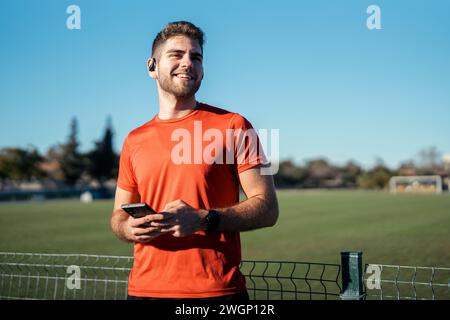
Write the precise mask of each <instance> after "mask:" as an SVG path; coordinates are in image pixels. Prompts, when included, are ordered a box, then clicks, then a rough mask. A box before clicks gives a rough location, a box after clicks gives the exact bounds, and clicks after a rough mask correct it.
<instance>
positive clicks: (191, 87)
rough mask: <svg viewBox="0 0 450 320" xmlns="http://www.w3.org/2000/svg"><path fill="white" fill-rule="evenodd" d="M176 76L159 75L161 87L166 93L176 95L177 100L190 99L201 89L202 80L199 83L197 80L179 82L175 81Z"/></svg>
mask: <svg viewBox="0 0 450 320" xmlns="http://www.w3.org/2000/svg"><path fill="white" fill-rule="evenodd" d="M175 78H176V76H172V75H170V76H168V77H166V76H161V75H159V85H160V87H161V89H163V90H164V91H166V92H168V93H170V94H172V95H174V96H175V97H177V98H183V99H185V98H190V97H193V96H194V95H195V93H196V92H197V91H198V89H199V88H200V85H201V83H202V79H200V80H199V81H197V80H196V79H193V80H190V81H179V79H175Z"/></svg>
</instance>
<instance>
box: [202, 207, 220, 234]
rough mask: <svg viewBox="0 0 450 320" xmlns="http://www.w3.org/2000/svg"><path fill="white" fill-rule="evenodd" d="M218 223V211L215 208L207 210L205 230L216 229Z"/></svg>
mask: <svg viewBox="0 0 450 320" xmlns="http://www.w3.org/2000/svg"><path fill="white" fill-rule="evenodd" d="M219 223H220V213H219V212H218V211H216V210H209V211H208V214H207V215H206V217H205V224H206V231H207V232H210V231H216V230H217V228H218V227H219Z"/></svg>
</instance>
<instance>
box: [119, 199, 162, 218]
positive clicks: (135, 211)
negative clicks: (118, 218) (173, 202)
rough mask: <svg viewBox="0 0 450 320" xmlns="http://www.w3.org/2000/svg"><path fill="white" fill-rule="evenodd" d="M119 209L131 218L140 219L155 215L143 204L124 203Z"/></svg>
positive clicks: (153, 211)
mask: <svg viewBox="0 0 450 320" xmlns="http://www.w3.org/2000/svg"><path fill="white" fill-rule="evenodd" d="M120 207H121V208H122V209H123V210H124V211H125V212H126V213H128V214H129V215H130V216H132V217H133V218H142V217H145V216H146V215H148V214H152V213H156V211H155V210H153V209H152V208H150V206H149V205H148V204H146V203H144V202H141V203H126V204H123V205H121V206H120Z"/></svg>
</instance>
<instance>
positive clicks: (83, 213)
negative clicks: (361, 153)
mask: <svg viewBox="0 0 450 320" xmlns="http://www.w3.org/2000/svg"><path fill="white" fill-rule="evenodd" d="M278 196H279V202H280V218H279V221H278V224H277V225H276V226H275V227H273V228H270V229H261V230H257V231H251V232H245V233H242V234H241V238H242V247H243V259H246V260H283V261H306V262H327V263H339V262H340V252H341V251H344V250H360V251H363V259H364V262H365V263H380V264H381V263H382V264H400V265H413V266H440V267H450V232H449V230H450V195H449V194H444V195H434V194H433V195H411V194H410V195H406V194H405V195H390V194H387V193H384V192H363V191H279V192H278ZM111 209H112V201H96V202H94V203H91V204H83V203H80V202H78V201H48V202H23V203H2V204H0V251H7V252H39V253H90V254H100V255H132V245H130V244H126V243H122V242H120V241H119V240H117V239H116V238H115V237H114V236H113V234H112V233H111V231H110V228H109V218H110V214H111Z"/></svg>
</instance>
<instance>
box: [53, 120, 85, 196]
mask: <svg viewBox="0 0 450 320" xmlns="http://www.w3.org/2000/svg"><path fill="white" fill-rule="evenodd" d="M77 134H78V122H77V119H76V118H75V117H74V118H72V121H71V123H70V134H69V138H68V141H67V143H66V144H62V145H60V146H59V153H60V157H59V164H60V167H61V172H62V177H63V180H64V182H65V183H66V184H67V185H69V186H71V187H73V186H74V185H75V184H76V183H77V181H78V179H79V178H80V177H81V175H82V174H83V171H84V170H85V167H86V164H85V159H84V158H83V156H82V154H80V152H79V151H78V147H79V145H80V144H79V142H78V139H77Z"/></svg>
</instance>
